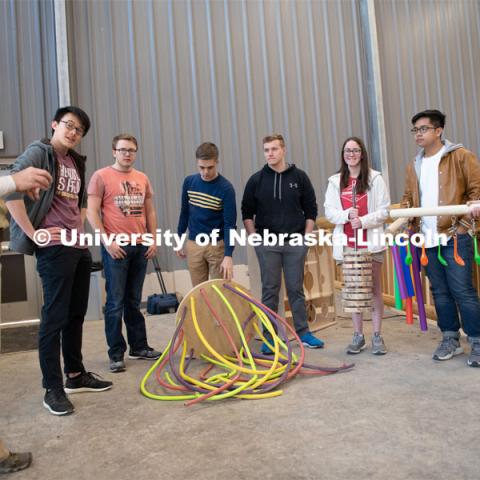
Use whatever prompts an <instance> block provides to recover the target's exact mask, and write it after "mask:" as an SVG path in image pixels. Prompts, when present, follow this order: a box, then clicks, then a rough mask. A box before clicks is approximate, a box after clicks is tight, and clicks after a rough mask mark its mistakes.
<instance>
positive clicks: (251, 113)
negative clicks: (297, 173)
mask: <svg viewBox="0 0 480 480" xmlns="http://www.w3.org/2000/svg"><path fill="white" fill-rule="evenodd" d="M242 31H243V51H244V57H245V82H246V84H247V102H248V120H249V133H250V150H251V152H252V156H251V158H250V159H249V164H250V166H251V170H252V171H255V170H256V169H257V168H258V165H259V159H258V150H257V148H256V146H257V138H256V136H257V133H256V123H255V107H254V105H253V86H252V71H251V66H250V44H249V39H250V34H249V30H248V12H247V2H246V1H242ZM242 178H243V177H242Z"/></svg>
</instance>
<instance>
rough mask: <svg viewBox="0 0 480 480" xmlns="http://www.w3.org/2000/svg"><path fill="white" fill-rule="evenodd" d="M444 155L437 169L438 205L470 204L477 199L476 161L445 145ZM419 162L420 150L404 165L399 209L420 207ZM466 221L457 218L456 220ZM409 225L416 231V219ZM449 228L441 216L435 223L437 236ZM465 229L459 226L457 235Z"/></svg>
mask: <svg viewBox="0 0 480 480" xmlns="http://www.w3.org/2000/svg"><path fill="white" fill-rule="evenodd" d="M444 143H445V146H446V147H447V148H446V152H445V153H444V155H443V157H442V158H441V160H440V163H439V165H438V188H439V190H438V205H439V206H445V205H462V204H465V203H467V202H468V201H470V200H479V199H480V162H479V161H478V159H477V157H476V156H475V155H474V154H473V153H472V152H470V151H468V150H467V149H466V148H464V147H463V145H454V144H452V143H450V142H449V141H448V140H446V141H445V142H444ZM422 161H423V150H421V151H420V153H419V154H418V155H417V157H416V158H415V159H414V160H413V161H412V162H411V163H409V164H408V166H407V174H406V180H405V193H404V195H403V198H402V205H404V206H408V207H420V206H421V205H420V183H419V177H420V172H421V167H422ZM461 219H464V220H465V221H467V222H468V221H469V219H468V218H465V217H459V218H458V219H457V220H458V221H460V220H461ZM412 223H413V225H414V226H415V227H416V228H418V223H419V219H418V218H415V219H414V222H412ZM451 226H452V218H451V217H450V216H449V215H442V216H439V217H438V220H437V230H438V233H448V229H449V228H450V227H451ZM466 231H467V228H466V227H465V226H464V225H463V224H462V225H460V227H459V229H458V233H465V232H466Z"/></svg>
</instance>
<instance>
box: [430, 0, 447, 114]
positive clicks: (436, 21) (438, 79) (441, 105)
mask: <svg viewBox="0 0 480 480" xmlns="http://www.w3.org/2000/svg"><path fill="white" fill-rule="evenodd" d="M431 3H433V4H434V3H435V0H433V1H432V2H431ZM433 11H434V14H433V19H432V22H433V23H434V25H435V28H434V30H433V32H432V33H433V36H434V39H435V40H434V43H433V62H434V65H435V83H436V85H437V98H438V107H437V108H440V109H441V110H442V109H444V108H445V105H444V103H443V101H444V99H443V95H442V82H441V80H442V77H441V76H440V69H439V65H440V61H439V60H438V49H437V48H435V47H436V46H437V45H441V42H440V40H441V38H440V39H439V38H438V36H437V33H438V27H440V26H441V25H440V21H439V13H438V10H433Z"/></svg>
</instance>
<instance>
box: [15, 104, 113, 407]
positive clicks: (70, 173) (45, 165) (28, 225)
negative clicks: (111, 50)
mask: <svg viewBox="0 0 480 480" xmlns="http://www.w3.org/2000/svg"><path fill="white" fill-rule="evenodd" d="M51 126H52V132H53V135H52V138H51V139H50V140H48V139H45V140H41V141H37V142H34V143H32V144H31V145H29V146H28V147H27V149H26V150H25V152H23V153H22V154H21V155H20V156H19V157H18V158H17V160H16V161H15V164H14V166H13V169H12V172H13V173H15V172H17V171H20V170H23V169H25V168H28V167H30V166H35V167H38V168H42V169H44V170H47V171H48V172H49V173H50V175H51V176H52V178H53V181H52V184H51V185H50V187H49V188H47V189H46V190H45V191H42V192H41V193H40V196H39V200H38V201H36V202H34V201H31V199H29V198H26V197H24V195H23V194H22V193H13V194H11V195H9V196H8V197H7V199H6V205H7V208H8V210H9V212H10V214H11V216H12V221H11V223H10V248H11V249H12V250H14V251H17V252H20V253H24V254H27V255H33V254H34V253H35V255H36V257H37V271H38V273H39V275H40V278H41V280H42V287H43V301H44V304H43V307H42V313H41V320H40V329H39V334H38V354H39V357H40V368H41V370H42V375H43V382H42V384H43V387H44V388H45V390H46V393H45V396H44V400H43V405H44V407H45V408H46V409H48V410H49V412H50V413H52V414H53V415H67V414H70V413H73V410H74V407H73V405H72V403H71V402H70V400H69V399H68V397H67V396H66V393H77V392H86V391H91V392H100V391H104V390H108V389H110V388H111V387H112V382H108V381H104V380H100V379H98V378H96V377H95V376H94V375H93V374H91V373H90V372H87V371H86V370H85V367H84V366H83V361H82V331H83V321H84V319H85V314H86V312H87V306H88V292H89V286H90V270H91V264H92V257H91V255H90V252H89V251H88V249H87V248H86V247H83V246H82V245H79V244H76V245H75V246H66V245H62V243H61V232H62V231H64V233H65V234H66V237H67V239H70V236H71V235H72V234H73V231H74V230H77V233H82V232H83V223H84V220H85V215H86V206H87V205H86V201H87V198H86V194H85V161H86V158H85V157H83V156H81V155H79V154H78V153H76V152H75V151H74V150H73V149H74V148H75V147H76V146H78V145H79V143H80V141H81V139H82V137H84V136H85V135H86V134H87V132H88V130H89V128H90V119H89V118H88V115H87V114H86V113H85V112H84V111H83V110H81V109H80V108H78V107H73V106H69V107H63V108H60V109H58V110H57V112H56V113H55V117H54V119H53V121H52V124H51ZM77 238H78V237H77ZM60 350H61V351H62V354H63V361H64V371H65V374H66V376H67V379H66V383H65V388H64V383H63V375H62V370H61V365H60Z"/></svg>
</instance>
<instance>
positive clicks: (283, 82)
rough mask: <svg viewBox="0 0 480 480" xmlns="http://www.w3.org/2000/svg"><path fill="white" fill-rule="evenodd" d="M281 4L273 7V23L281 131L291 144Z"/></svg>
mask: <svg viewBox="0 0 480 480" xmlns="http://www.w3.org/2000/svg"><path fill="white" fill-rule="evenodd" d="M280 9H281V4H277V5H276V8H275V23H276V29H275V31H276V33H277V45H278V64H279V67H280V89H281V92H282V107H283V108H282V109H283V122H284V126H283V132H280V133H283V134H284V135H285V138H286V139H287V142H290V144H293V139H292V138H291V137H290V122H289V119H288V117H289V114H288V88H287V81H286V78H285V52H284V48H283V29H282V17H281V13H280Z"/></svg>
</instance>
